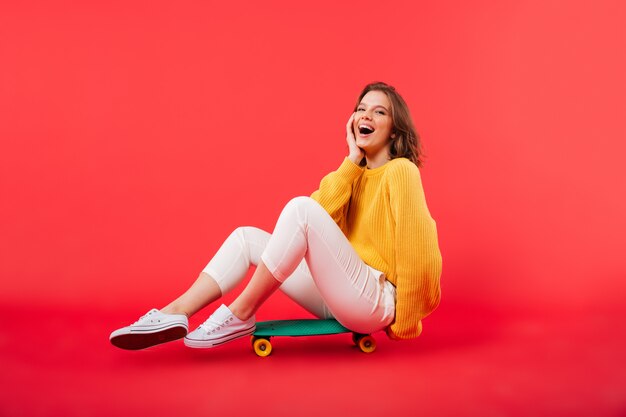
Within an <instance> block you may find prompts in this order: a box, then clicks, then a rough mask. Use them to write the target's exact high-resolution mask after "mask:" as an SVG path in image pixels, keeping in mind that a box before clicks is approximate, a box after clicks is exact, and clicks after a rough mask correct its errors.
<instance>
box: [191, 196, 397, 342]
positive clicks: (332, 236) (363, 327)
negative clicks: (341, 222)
mask: <svg viewBox="0 0 626 417" xmlns="http://www.w3.org/2000/svg"><path fill="white" fill-rule="evenodd" d="M260 261H263V263H264V264H265V265H266V266H267V268H268V269H269V271H270V272H271V273H272V275H273V276H274V277H275V278H276V279H277V280H278V281H280V282H282V284H281V286H280V289H281V291H283V292H284V293H285V294H286V295H287V296H288V297H289V298H291V299H292V300H294V301H295V302H296V303H298V304H299V305H301V306H302V307H303V308H305V309H306V310H308V311H309V312H311V313H312V314H313V315H315V316H317V317H319V318H335V319H336V320H337V321H339V322H340V323H341V324H342V325H344V326H345V327H347V328H348V329H350V330H352V331H355V332H358V333H373V332H375V331H377V330H381V329H384V328H385V327H387V326H388V325H390V324H391V322H392V321H393V318H394V313H395V287H394V286H393V285H392V284H391V283H390V282H389V281H387V280H386V279H385V275H384V273H382V272H381V271H378V270H376V269H374V268H372V267H371V266H369V265H367V264H365V263H364V262H363V261H362V260H361V259H360V258H359V256H358V255H357V253H356V252H355V251H354V249H353V248H352V245H351V244H350V242H349V241H348V239H347V238H346V236H345V235H344V234H343V232H342V231H341V229H340V228H339V226H337V224H336V223H335V221H334V220H333V219H332V217H330V215H329V214H328V213H327V212H326V210H324V208H323V207H322V206H320V205H319V203H317V201H315V200H313V199H312V198H309V197H296V198H294V199H293V200H291V201H290V202H289V203H287V205H286V206H285V208H284V209H283V211H282V213H281V214H280V217H279V218H278V222H277V223H276V227H275V229H274V233H273V234H271V235H270V234H269V233H267V232H265V231H263V230H261V229H257V228H255V227H239V228H237V229H236V230H235V231H234V232H233V233H232V234H231V235H230V236H229V237H228V238H227V239H226V240H225V241H224V243H223V244H222V246H221V247H220V249H219V250H218V251H217V253H216V254H215V256H214V257H213V259H211V261H210V262H209V264H208V265H207V266H206V267H205V268H204V270H203V272H205V273H207V274H208V275H210V276H211V277H212V278H213V279H215V281H216V282H217V284H218V285H219V287H220V289H221V290H222V294H226V293H227V292H229V291H230V290H232V289H233V288H234V287H235V286H237V285H238V284H239V283H240V282H241V280H242V279H243V278H244V277H245V275H246V273H247V272H248V269H249V268H250V265H258V264H259V262H260Z"/></svg>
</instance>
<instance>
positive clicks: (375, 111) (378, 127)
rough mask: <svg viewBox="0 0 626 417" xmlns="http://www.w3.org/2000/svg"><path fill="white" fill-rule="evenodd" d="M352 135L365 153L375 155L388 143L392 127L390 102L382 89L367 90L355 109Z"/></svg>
mask: <svg viewBox="0 0 626 417" xmlns="http://www.w3.org/2000/svg"><path fill="white" fill-rule="evenodd" d="M353 128H354V137H355V139H356V144H357V146H358V147H359V148H361V149H363V150H364V151H365V153H366V154H369V155H376V154H377V153H378V152H379V151H380V150H381V149H383V148H385V147H387V146H388V145H389V142H390V141H389V139H390V137H391V132H392V129H393V120H392V119H391V103H390V102H389V98H388V97H387V94H385V93H383V92H382V91H375V90H374V91H369V92H368V93H367V94H365V96H363V99H362V100H361V103H359V105H358V107H357V109H356V115H355V117H354V122H353Z"/></svg>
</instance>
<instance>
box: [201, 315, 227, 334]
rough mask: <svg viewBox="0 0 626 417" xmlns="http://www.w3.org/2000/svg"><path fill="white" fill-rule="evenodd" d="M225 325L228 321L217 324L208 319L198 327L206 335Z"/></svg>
mask: <svg viewBox="0 0 626 417" xmlns="http://www.w3.org/2000/svg"><path fill="white" fill-rule="evenodd" d="M226 323H228V320H226V321H225V322H224V323H219V322H217V321H215V320H213V319H212V318H211V317H209V318H208V319H207V321H205V322H204V323H202V324H201V325H200V328H201V329H202V330H204V331H205V332H207V333H211V332H212V331H213V330H219V329H220V328H221V327H222V326H226Z"/></svg>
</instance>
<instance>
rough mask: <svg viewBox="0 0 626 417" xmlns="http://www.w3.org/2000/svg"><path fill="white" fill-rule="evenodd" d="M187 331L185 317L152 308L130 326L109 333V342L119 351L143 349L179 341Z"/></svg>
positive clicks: (187, 325)
mask: <svg viewBox="0 0 626 417" xmlns="http://www.w3.org/2000/svg"><path fill="white" fill-rule="evenodd" d="M188 330H189V322H188V320H187V316H186V315H184V314H165V313H161V312H160V311H159V310H157V309H156V308H153V309H152V310H150V311H148V312H147V313H146V314H144V315H143V316H141V318H140V319H139V320H137V321H136V322H135V323H133V324H131V325H130V326H127V327H122V328H121V329H118V330H116V331H114V332H113V333H111V336H110V337H109V340H110V341H111V343H112V344H113V345H114V346H117V347H118V348H121V349H129V350H137V349H145V348H147V347H150V346H154V345H158V344H160V343H165V342H171V341H172V340H176V339H180V338H181V337H184V336H185V335H186V334H187V331H188Z"/></svg>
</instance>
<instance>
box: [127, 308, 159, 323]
mask: <svg viewBox="0 0 626 417" xmlns="http://www.w3.org/2000/svg"><path fill="white" fill-rule="evenodd" d="M157 311H159V310H157V309H156V308H153V309H152V310H150V311H148V312H147V313H146V314H144V315H143V316H141V317H139V320H137V321H136V322H134V323H133V324H131V326H134V325H135V324H137V323H139V322H140V321H141V320H143V319H145V318H146V317H148V316H151V315H152V314H154V313H156V312H157Z"/></svg>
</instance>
